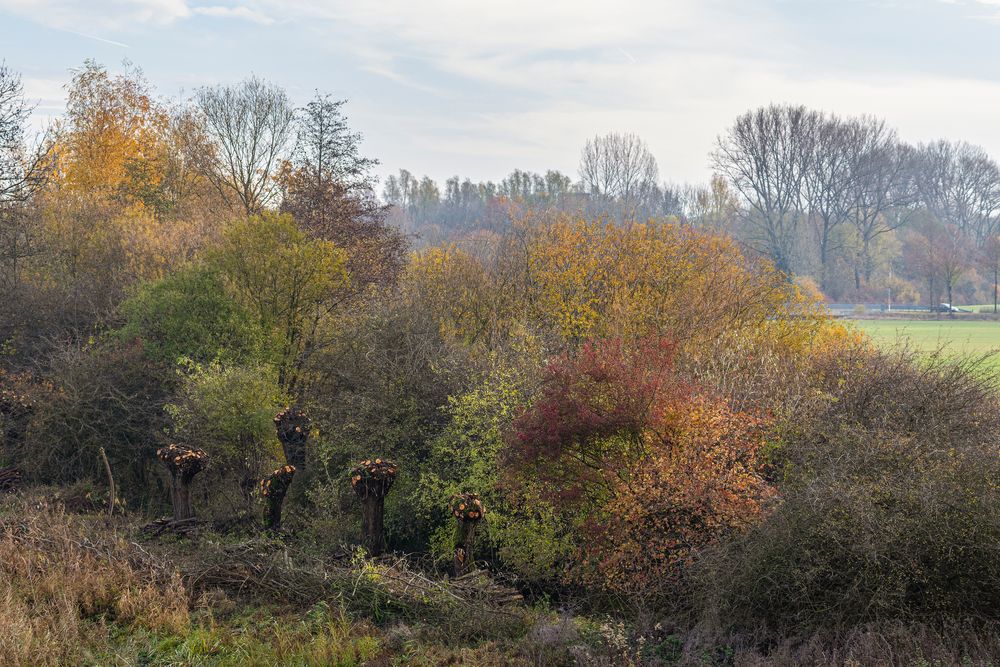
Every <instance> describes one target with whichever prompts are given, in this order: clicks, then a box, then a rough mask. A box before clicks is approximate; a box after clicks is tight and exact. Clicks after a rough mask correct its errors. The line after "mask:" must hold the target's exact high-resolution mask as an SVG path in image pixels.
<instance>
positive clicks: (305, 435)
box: [274, 406, 312, 471]
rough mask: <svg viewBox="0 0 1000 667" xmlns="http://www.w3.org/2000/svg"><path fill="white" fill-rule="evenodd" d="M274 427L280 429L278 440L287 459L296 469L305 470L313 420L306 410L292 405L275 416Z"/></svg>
mask: <svg viewBox="0 0 1000 667" xmlns="http://www.w3.org/2000/svg"><path fill="white" fill-rule="evenodd" d="M274 427H275V428H276V429H277V431H278V440H279V441H280V442H281V448H282V450H284V452H285V461H287V462H288V463H289V465H292V466H294V467H295V469H296V470H299V471H301V470H305V466H306V441H307V440H309V431H310V430H311V429H312V420H311V419H309V416H308V415H306V413H305V411H304V410H302V409H300V408H298V407H296V406H292V407H289V408H285V409H284V410H282V411H281V412H279V413H278V414H276V415H275V416H274Z"/></svg>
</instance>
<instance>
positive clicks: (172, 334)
mask: <svg viewBox="0 0 1000 667" xmlns="http://www.w3.org/2000/svg"><path fill="white" fill-rule="evenodd" d="M121 312H122V315H124V317H125V320H126V323H125V325H124V326H123V327H122V328H121V330H120V331H119V335H120V336H121V337H123V338H125V339H132V338H139V339H141V340H142V341H143V345H144V349H145V351H146V353H147V354H148V355H149V357H150V358H151V359H153V360H155V361H157V362H160V363H167V364H172V363H174V362H175V361H177V360H178V359H180V358H181V357H187V358H189V359H193V360H194V361H196V362H199V363H208V362H210V361H212V360H214V359H222V360H225V361H239V360H248V359H254V358H258V357H260V356H261V355H263V354H264V349H265V347H266V346H265V335H264V332H263V330H262V329H261V328H260V326H259V324H258V323H257V322H255V321H254V320H253V318H252V317H251V315H250V313H249V312H248V311H247V310H246V309H244V308H243V307H242V306H240V305H239V304H237V303H236V302H235V301H234V300H233V298H232V297H231V296H230V295H229V293H228V292H227V290H226V284H225V281H224V279H223V276H222V275H221V274H220V272H219V271H217V270H215V269H213V268H211V267H209V266H207V265H202V264H196V265H192V266H189V267H187V268H185V269H182V270H181V271H179V272H177V273H175V274H173V275H170V276H168V277H166V278H163V279H162V280H157V281H153V282H148V283H143V284H142V285H140V286H139V288H138V289H137V290H136V291H135V293H134V294H132V296H130V297H129V298H128V299H126V300H125V301H124V302H123V303H122V305H121Z"/></svg>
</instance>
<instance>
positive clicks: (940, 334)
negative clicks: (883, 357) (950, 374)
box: [848, 306, 1000, 366]
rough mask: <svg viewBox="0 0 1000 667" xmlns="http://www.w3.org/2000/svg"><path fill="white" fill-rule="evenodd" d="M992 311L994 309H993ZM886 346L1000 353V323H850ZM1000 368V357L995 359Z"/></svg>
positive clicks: (948, 351) (929, 350) (928, 350)
mask: <svg viewBox="0 0 1000 667" xmlns="http://www.w3.org/2000/svg"><path fill="white" fill-rule="evenodd" d="M991 308H992V306H991ZM848 322H849V323H850V324H852V325H853V326H855V327H856V328H858V329H860V330H861V331H864V332H865V333H866V334H868V335H869V336H871V337H872V338H873V339H874V340H875V341H876V342H878V343H880V344H884V345H894V344H896V343H901V342H908V343H909V344H910V345H911V346H912V347H913V348H914V349H916V350H921V351H925V352H933V351H935V350H938V349H943V350H944V351H945V353H946V354H960V355H970V356H973V355H979V354H984V353H987V352H1000V321H997V322H993V321H981V320H961V319H955V320H949V319H941V320H895V319H886V320H848ZM994 363H995V364H997V365H998V366H1000V358H997V359H995V360H994Z"/></svg>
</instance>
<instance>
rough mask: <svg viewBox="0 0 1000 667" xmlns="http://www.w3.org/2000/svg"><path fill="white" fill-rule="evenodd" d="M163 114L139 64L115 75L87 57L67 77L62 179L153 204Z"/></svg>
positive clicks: (99, 193)
mask: <svg viewBox="0 0 1000 667" xmlns="http://www.w3.org/2000/svg"><path fill="white" fill-rule="evenodd" d="M167 123H168V115H167V112H166V110H165V109H164V108H163V106H162V105H161V104H160V103H159V102H157V101H156V99H155V98H154V97H153V93H152V90H151V87H150V85H149V83H148V82H147V81H146V79H145V77H144V76H143V73H142V71H141V70H140V69H138V68H136V67H133V66H132V65H131V64H130V63H128V62H126V63H125V64H124V67H123V71H122V72H121V73H120V74H116V75H112V74H111V73H110V72H108V70H107V68H106V67H104V66H103V65H100V64H98V63H97V62H95V61H93V60H88V61H86V62H85V63H84V65H83V67H82V68H81V69H80V70H78V71H77V72H76V73H75V74H74V76H73V80H72V81H71V82H70V85H69V88H68V94H67V99H66V120H65V123H64V125H63V126H62V128H61V131H60V133H59V141H58V143H57V148H58V149H59V152H60V158H61V159H60V164H61V166H62V170H63V173H64V177H65V180H66V182H67V184H68V185H69V186H70V187H72V188H74V189H75V190H76V191H78V192H81V193H87V194H88V195H92V196H99V197H106V198H111V197H115V198H117V199H119V200H121V201H122V202H123V203H126V204H130V203H134V202H142V203H143V204H144V205H146V206H148V207H151V208H153V209H156V208H157V207H158V201H157V199H158V197H159V196H160V191H159V187H160V185H161V182H162V176H163V174H162V168H163V159H164V154H163V151H162V143H161V141H162V138H163V134H164V132H165V130H166V127H167Z"/></svg>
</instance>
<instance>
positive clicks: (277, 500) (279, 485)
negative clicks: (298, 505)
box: [260, 465, 295, 531]
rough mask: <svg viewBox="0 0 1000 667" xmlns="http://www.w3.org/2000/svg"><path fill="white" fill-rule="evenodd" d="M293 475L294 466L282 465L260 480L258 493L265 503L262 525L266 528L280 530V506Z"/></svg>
mask: <svg viewBox="0 0 1000 667" xmlns="http://www.w3.org/2000/svg"><path fill="white" fill-rule="evenodd" d="M294 476H295V466H293V465H284V466H282V467H280V468H278V469H277V470H275V471H274V472H272V473H271V474H270V475H268V476H267V477H265V478H264V479H262V480H260V495H261V496H262V497H263V498H264V504H265V507H264V527H265V528H267V529H268V530H273V531H278V530H281V506H282V505H283V504H284V502H285V494H286V493H288V487H289V486H291V484H292V478H293V477H294Z"/></svg>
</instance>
